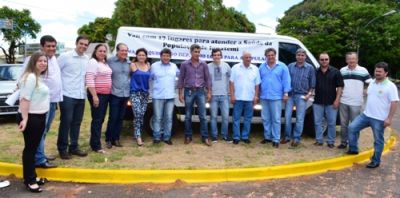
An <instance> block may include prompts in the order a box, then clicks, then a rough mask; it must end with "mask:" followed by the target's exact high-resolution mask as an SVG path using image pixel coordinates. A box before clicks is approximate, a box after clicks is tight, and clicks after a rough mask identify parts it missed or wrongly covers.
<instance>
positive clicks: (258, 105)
mask: <svg viewBox="0 0 400 198" xmlns="http://www.w3.org/2000/svg"><path fill="white" fill-rule="evenodd" d="M253 108H254V110H258V111H260V110H261V109H262V106H261V105H260V104H256V105H254V107H253Z"/></svg>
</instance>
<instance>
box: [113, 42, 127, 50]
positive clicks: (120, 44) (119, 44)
mask: <svg viewBox="0 0 400 198" xmlns="http://www.w3.org/2000/svg"><path fill="white" fill-rule="evenodd" d="M122 45H124V46H126V48H128V46H127V45H126V44H125V43H118V44H117V46H115V49H117V52H118V51H119V49H120V48H121V46H122Z"/></svg>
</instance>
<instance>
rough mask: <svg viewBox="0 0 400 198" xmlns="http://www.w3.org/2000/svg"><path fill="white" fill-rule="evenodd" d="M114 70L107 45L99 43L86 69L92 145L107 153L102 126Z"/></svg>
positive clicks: (98, 150)
mask: <svg viewBox="0 0 400 198" xmlns="http://www.w3.org/2000/svg"><path fill="white" fill-rule="evenodd" d="M111 74H112V70H111V68H110V67H109V66H108V65H107V47H106V45H104V44H98V45H97V46H96V47H95V48H94V51H93V54H92V58H91V59H90V60H89V64H88V66H87V70H86V86H87V88H88V99H89V103H90V110H91V113H92V122H91V125H90V147H91V148H92V150H93V151H95V152H98V153H105V151H104V150H103V149H102V147H101V141H100V139H101V126H102V125H103V122H104V117H105V115H106V111H107V107H108V103H109V98H110V94H111Z"/></svg>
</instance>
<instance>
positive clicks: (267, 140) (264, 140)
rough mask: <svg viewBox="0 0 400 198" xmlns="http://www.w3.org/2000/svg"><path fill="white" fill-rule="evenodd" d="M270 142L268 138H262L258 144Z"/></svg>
mask: <svg viewBox="0 0 400 198" xmlns="http://www.w3.org/2000/svg"><path fill="white" fill-rule="evenodd" d="M270 142H272V141H271V140H269V139H263V140H261V142H260V144H266V143H270Z"/></svg>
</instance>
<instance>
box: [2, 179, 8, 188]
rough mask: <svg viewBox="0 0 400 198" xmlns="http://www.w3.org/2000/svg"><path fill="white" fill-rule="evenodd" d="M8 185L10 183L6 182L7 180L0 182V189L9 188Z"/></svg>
mask: <svg viewBox="0 0 400 198" xmlns="http://www.w3.org/2000/svg"><path fill="white" fill-rule="evenodd" d="M9 185H10V181H8V180H4V181H3V180H1V181H0V188H4V187H7V186H9Z"/></svg>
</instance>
